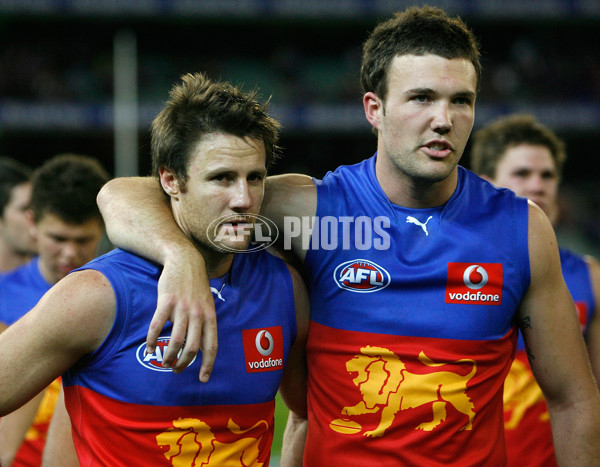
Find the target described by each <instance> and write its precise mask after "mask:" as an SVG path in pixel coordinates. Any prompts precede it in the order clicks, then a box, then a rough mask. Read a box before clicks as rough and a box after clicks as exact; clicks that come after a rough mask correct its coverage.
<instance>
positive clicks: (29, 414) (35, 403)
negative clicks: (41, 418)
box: [0, 392, 44, 465]
mask: <svg viewBox="0 0 600 467" xmlns="http://www.w3.org/2000/svg"><path fill="white" fill-rule="evenodd" d="M43 397H44V393H43V392H41V393H39V394H38V395H37V396H35V397H34V398H33V399H31V400H30V401H29V402H27V404H25V405H24V406H23V407H20V408H19V409H17V410H15V411H14V412H12V413H10V414H8V415H6V416H5V417H2V420H0V465H12V463H13V460H14V458H15V456H16V454H17V452H18V451H19V448H20V447H21V444H23V440H24V439H25V434H26V433H27V430H29V428H30V427H31V425H32V423H33V420H34V419H35V414H36V413H37V411H38V408H39V406H40V402H41V401H42V399H43Z"/></svg>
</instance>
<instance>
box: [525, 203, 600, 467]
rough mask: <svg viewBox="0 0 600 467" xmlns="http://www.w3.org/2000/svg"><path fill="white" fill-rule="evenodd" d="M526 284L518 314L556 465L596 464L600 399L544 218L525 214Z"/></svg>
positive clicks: (538, 212)
mask: <svg viewBox="0 0 600 467" xmlns="http://www.w3.org/2000/svg"><path fill="white" fill-rule="evenodd" d="M529 257H530V265H531V283H530V286H529V290H528V291H527V294H526V295H525V297H524V299H523V301H522V304H521V308H520V310H519V319H520V323H521V329H522V331H523V337H524V339H525V344H526V346H527V351H528V354H529V359H530V363H531V367H532V370H533V373H534V375H535V377H536V379H537V381H538V383H539V385H540V387H541V388H542V391H543V392H544V396H545V398H546V401H547V403H548V409H549V412H550V422H551V425H552V434H553V438H554V445H555V450H556V457H557V460H558V463H559V465H574V466H575V465H577V466H592V465H596V463H597V460H598V459H600V443H598V439H600V394H599V392H598V388H597V387H596V384H595V382H594V379H593V376H592V373H591V370H590V364H589V359H588V357H587V352H586V348H585V344H584V342H583V338H582V336H581V331H580V327H579V322H578V320H577V317H576V313H573V309H574V307H575V305H574V303H573V300H572V298H571V295H570V294H569V291H568V290H567V287H566V285H565V283H564V280H563V278H562V274H561V269H560V259H559V255H558V248H557V244H556V238H555V236H554V232H553V230H552V226H551V225H550V223H549V221H548V219H547V217H546V216H545V215H544V214H543V212H542V211H541V210H540V209H539V208H538V207H537V206H534V205H530V208H529Z"/></svg>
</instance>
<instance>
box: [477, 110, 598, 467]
mask: <svg viewBox="0 0 600 467" xmlns="http://www.w3.org/2000/svg"><path fill="white" fill-rule="evenodd" d="M472 143H473V144H472V148H471V154H470V157H471V167H472V169H473V170H474V171H475V172H476V173H477V174H479V175H480V176H482V177H483V178H485V179H487V180H489V181H490V182H492V183H493V184H494V185H496V186H499V187H505V188H509V189H511V190H512V191H514V192H515V193H516V194H517V195H519V196H524V197H527V198H529V199H530V200H532V201H534V202H535V203H536V204H537V205H538V206H539V207H541V208H542V210H543V211H544V212H545V213H546V215H547V216H548V217H549V219H550V220H551V221H552V223H553V224H555V223H556V222H557V221H558V216H559V215H560V213H559V212H558V211H559V205H558V191H559V184H560V181H561V179H562V173H563V167H564V164H565V161H566V151H565V146H564V142H563V141H562V140H561V139H560V138H559V137H558V136H557V135H555V134H554V133H553V132H552V130H550V129H549V128H547V127H546V126H544V125H542V124H541V123H540V122H538V121H536V120H535V118H534V117H533V116H532V115H524V114H517V115H511V116H507V117H503V118H500V119H498V120H496V121H494V122H491V123H490V124H488V125H486V126H485V127H484V128H482V129H480V130H478V131H477V132H475V134H474V135H473V139H472ZM560 257H561V266H562V272H563V276H564V278H565V281H566V283H567V287H568V288H569V291H570V292H571V295H572V296H573V300H574V301H575V305H576V306H577V310H576V311H577V312H578V316H579V321H580V323H581V329H582V332H583V335H584V338H585V341H586V344H587V347H588V351H589V354H590V361H591V363H592V370H593V371H594V375H595V376H596V381H600V314H599V313H598V311H597V307H598V306H599V304H600V265H599V264H598V261H596V259H594V258H592V257H590V256H585V257H582V256H580V255H578V254H576V253H574V252H572V251H569V250H567V249H564V248H561V249H560ZM504 401H505V426H506V438H507V450H508V455H509V462H510V464H511V465H515V466H516V465H528V466H540V467H541V466H550V465H556V459H555V456H554V449H553V443H552V433H551V430H550V423H549V420H548V418H547V416H545V414H547V410H548V409H547V407H546V404H545V401H544V399H543V395H542V392H541V389H540V388H539V386H538V385H537V384H536V382H535V378H534V376H533V374H532V373H531V369H530V367H529V364H528V360H527V355H526V349H525V346H524V343H523V339H522V337H520V338H519V346H518V349H517V358H516V359H515V361H514V363H513V366H512V368H511V372H510V373H509V376H508V380H507V384H506V385H505V394H504Z"/></svg>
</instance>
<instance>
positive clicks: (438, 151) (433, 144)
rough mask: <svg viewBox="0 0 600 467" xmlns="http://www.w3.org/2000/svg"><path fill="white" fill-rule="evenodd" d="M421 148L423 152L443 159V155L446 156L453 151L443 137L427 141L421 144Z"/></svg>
mask: <svg viewBox="0 0 600 467" xmlns="http://www.w3.org/2000/svg"><path fill="white" fill-rule="evenodd" d="M421 149H423V152H425V154H427V155H428V156H430V157H433V158H436V159H443V158H445V157H448V156H449V155H450V153H452V151H454V148H453V147H452V145H451V144H450V143H449V142H448V141H446V140H443V139H435V140H432V141H429V142H427V143H426V144H424V145H423V146H421Z"/></svg>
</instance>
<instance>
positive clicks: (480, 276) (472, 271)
mask: <svg viewBox="0 0 600 467" xmlns="http://www.w3.org/2000/svg"><path fill="white" fill-rule="evenodd" d="M463 281H464V283H465V285H466V286H467V287H468V288H469V289H471V290H479V289H481V288H482V287H484V286H485V285H486V284H487V283H488V273H487V271H486V270H485V269H483V268H482V267H481V266H479V265H478V264H474V265H473V266H469V267H468V268H467V269H465V273H464V274H463Z"/></svg>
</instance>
